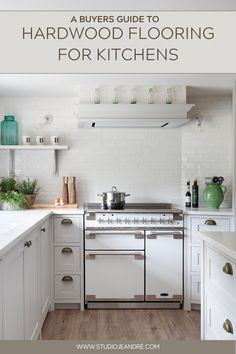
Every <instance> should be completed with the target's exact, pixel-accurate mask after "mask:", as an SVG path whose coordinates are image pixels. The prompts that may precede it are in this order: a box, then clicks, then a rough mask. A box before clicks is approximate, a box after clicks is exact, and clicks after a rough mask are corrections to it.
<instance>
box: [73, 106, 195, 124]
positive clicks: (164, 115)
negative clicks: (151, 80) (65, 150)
mask: <svg viewBox="0 0 236 354" xmlns="http://www.w3.org/2000/svg"><path fill="white" fill-rule="evenodd" d="M192 107H194V104H186V103H175V104H161V103H160V104H159V103H154V104H147V103H144V104H143V103H136V104H131V103H127V104H124V103H118V104H112V103H100V104H93V103H80V104H78V105H77V106H76V116H77V118H78V127H80V128H83V127H84V128H90V127H92V128H93V127H98V128H102V127H150V128H162V127H165V126H166V127H168V128H174V127H178V126H181V125H183V124H185V123H187V122H188V121H189V119H188V118H187V113H188V111H190V110H191V108H192Z"/></svg>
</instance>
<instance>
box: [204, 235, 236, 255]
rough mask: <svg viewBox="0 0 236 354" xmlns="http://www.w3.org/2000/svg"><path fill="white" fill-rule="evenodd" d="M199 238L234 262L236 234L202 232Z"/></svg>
mask: <svg viewBox="0 0 236 354" xmlns="http://www.w3.org/2000/svg"><path fill="white" fill-rule="evenodd" d="M201 238H202V239H203V240H204V241H205V242H207V243H208V244H210V245H212V246H214V247H216V248H217V249H218V250H220V251H222V252H223V253H225V254H226V255H228V256H229V257H231V258H233V259H235V260H236V232H204V233H201Z"/></svg>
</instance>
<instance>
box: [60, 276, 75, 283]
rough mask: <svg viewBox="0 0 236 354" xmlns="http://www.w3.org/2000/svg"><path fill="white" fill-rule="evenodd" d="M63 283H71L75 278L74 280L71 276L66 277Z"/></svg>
mask: <svg viewBox="0 0 236 354" xmlns="http://www.w3.org/2000/svg"><path fill="white" fill-rule="evenodd" d="M62 281H65V282H71V281H73V278H72V277H71V276H70V275H65V276H64V277H63V278H62Z"/></svg>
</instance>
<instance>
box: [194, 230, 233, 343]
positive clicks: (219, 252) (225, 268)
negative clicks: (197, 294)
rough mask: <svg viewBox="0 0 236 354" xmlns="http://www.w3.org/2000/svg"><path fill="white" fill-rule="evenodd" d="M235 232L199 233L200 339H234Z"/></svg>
mask: <svg viewBox="0 0 236 354" xmlns="http://www.w3.org/2000/svg"><path fill="white" fill-rule="evenodd" d="M235 236H236V234H235V232H228V233H204V234H203V235H202V239H203V241H202V263H201V266H202V271H201V281H202V290H201V300H202V307H201V339H206V340H213V339H218V340H235V339H236V298H235V291H236V274H235V272H236V252H235V250H236V241H235Z"/></svg>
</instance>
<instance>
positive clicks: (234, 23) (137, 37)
mask: <svg viewBox="0 0 236 354" xmlns="http://www.w3.org/2000/svg"><path fill="white" fill-rule="evenodd" d="M235 33H236V12H232V11H230V12H159V11H146V12H143V11H142V12H141V11H139V12H136V11H134V12H133V11H129V12H120V11H117V12H116V11H69V12H66V11H63V12H59V11H58V12H56V11H53V12H52V11H28V12H14V11H13V12H10V11H9V12H0V45H1V55H0V72H1V73H140V72H142V73H235V72H236V44H235Z"/></svg>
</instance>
